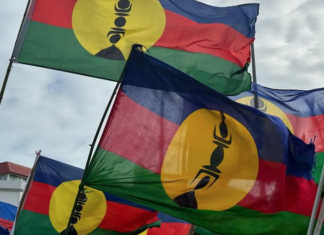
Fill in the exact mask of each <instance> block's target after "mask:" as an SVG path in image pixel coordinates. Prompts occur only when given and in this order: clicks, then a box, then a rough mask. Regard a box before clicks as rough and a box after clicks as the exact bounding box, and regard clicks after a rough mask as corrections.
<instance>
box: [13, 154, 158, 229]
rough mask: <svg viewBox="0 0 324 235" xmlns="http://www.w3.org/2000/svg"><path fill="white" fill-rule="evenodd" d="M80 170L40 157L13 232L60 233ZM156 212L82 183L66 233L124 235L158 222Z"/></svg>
mask: <svg viewBox="0 0 324 235" xmlns="http://www.w3.org/2000/svg"><path fill="white" fill-rule="evenodd" d="M82 175H83V170H82V169H79V168H76V167H73V166H70V165H67V164H64V163H61V162H58V161H55V160H52V159H49V158H46V157H40V158H39V160H38V162H37V165H36V171H35V175H34V178H33V181H32V184H31V188H30V189H29V192H28V195H27V199H26V201H25V203H24V207H23V210H22V212H21V214H20V216H19V218H18V220H17V222H16V226H15V231H14V235H38V234H39V235H44V234H46V235H52V234H53V235H57V234H64V232H65V229H66V227H67V223H68V218H69V217H70V214H71V211H72V207H73V204H74V200H75V197H76V193H77V190H78V186H79V184H80V180H81V178H82ZM156 214H157V212H155V211H153V210H151V209H148V208H146V207H143V206H139V205H137V204H135V203H132V202H129V201H127V200H124V199H121V198H118V197H116V196H113V195H111V194H108V193H103V192H101V191H98V190H95V189H93V188H90V187H86V190H85V192H84V193H82V194H81V195H80V197H79V199H78V206H77V209H76V213H75V214H74V215H73V220H72V223H73V224H72V227H71V230H70V234H73V235H86V234H91V235H102V234H105V235H126V234H132V232H134V231H135V230H138V231H143V230H145V229H146V228H147V227H150V226H158V225H159V222H157V221H158V219H157V217H156Z"/></svg>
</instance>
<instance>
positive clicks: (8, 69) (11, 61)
mask: <svg viewBox="0 0 324 235" xmlns="http://www.w3.org/2000/svg"><path fill="white" fill-rule="evenodd" d="M30 3H31V0H28V3H27V6H26V10H25V13H24V16H23V18H22V20H21V24H20V27H19V31H18V34H17V38H16V42H15V45H14V49H13V51H14V50H15V47H16V44H17V40H18V38H19V35H20V33H21V30H22V27H23V24H24V22H25V19H26V15H27V11H28V8H29V6H30ZM13 54H14V52H13V53H12V55H11V58H10V59H9V65H8V68H7V72H6V75H5V78H4V80H3V83H2V87H1V91H0V106H1V102H2V99H3V96H4V93H5V90H6V86H7V82H8V79H9V75H10V72H11V68H12V64H13V62H14V60H15V59H16V58H15V57H14V55H13Z"/></svg>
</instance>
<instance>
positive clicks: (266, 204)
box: [239, 160, 317, 216]
mask: <svg viewBox="0 0 324 235" xmlns="http://www.w3.org/2000/svg"><path fill="white" fill-rule="evenodd" d="M316 190H317V186H316V184H315V182H314V181H312V180H306V179H304V178H302V177H295V176H287V175H286V166H285V165H284V164H281V163H277V162H271V161H265V160H259V173H258V177H257V180H256V183H255V184H254V186H253V188H252V190H251V191H250V193H249V194H248V195H247V196H246V197H245V198H244V199H243V200H242V201H241V202H239V205H240V206H243V207H246V208H249V209H252V210H256V211H260V212H263V213H277V212H280V211H289V212H293V213H297V214H301V215H306V216H310V215H311V212H312V208H313V203H314V199H315V195H316Z"/></svg>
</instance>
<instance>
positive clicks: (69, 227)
mask: <svg viewBox="0 0 324 235" xmlns="http://www.w3.org/2000/svg"><path fill="white" fill-rule="evenodd" d="M141 47H142V46H141V45H137V44H135V45H133V46H132V50H131V53H130V55H129V57H128V60H129V58H130V57H131V54H132V51H133V50H136V49H137V50H142V48H141ZM139 48H141V49H139ZM128 60H127V61H126V64H125V66H124V68H123V71H122V73H121V75H120V77H119V80H118V81H117V83H116V86H115V89H114V91H113V93H112V95H111V97H110V99H109V101H108V104H107V106H106V109H105V111H104V113H103V115H102V118H101V120H100V123H99V126H98V128H97V131H96V134H95V136H94V138H93V141H92V144H91V145H90V151H89V155H88V159H87V163H86V166H85V169H84V173H83V178H82V180H81V184H80V186H79V190H78V193H77V195H76V197H75V201H74V205H73V208H72V211H71V215H70V217H69V222H68V224H67V227H66V230H65V233H64V235H68V234H69V233H70V229H71V225H72V218H73V213H74V212H75V209H76V206H77V202H78V198H79V196H80V194H81V192H82V191H83V190H84V185H83V184H84V182H83V180H84V176H85V175H86V172H87V169H88V166H89V164H90V160H91V157H92V153H93V149H94V146H95V144H96V142H97V139H98V136H99V133H100V130H101V128H102V125H103V123H104V120H105V118H106V115H107V113H108V110H109V108H110V106H111V103H112V101H113V99H114V97H115V94H116V93H117V90H118V87H119V86H120V84H121V81H122V80H123V77H124V73H125V69H126V66H127V64H128Z"/></svg>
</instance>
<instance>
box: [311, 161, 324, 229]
mask: <svg viewBox="0 0 324 235" xmlns="http://www.w3.org/2000/svg"><path fill="white" fill-rule="evenodd" d="M323 179H324V164H323V167H322V173H321V178H320V181H319V184H318V188H317V192H316V197H315V201H314V206H313V211H312V215H311V218H310V221H309V225H308V230H307V235H312V233H313V228H314V224H315V220H316V213H317V208H318V205H319V202H320V198H321V193H322V189H323V181H324V180H323Z"/></svg>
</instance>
